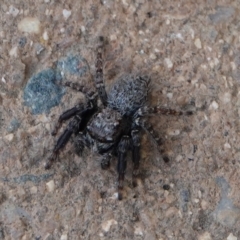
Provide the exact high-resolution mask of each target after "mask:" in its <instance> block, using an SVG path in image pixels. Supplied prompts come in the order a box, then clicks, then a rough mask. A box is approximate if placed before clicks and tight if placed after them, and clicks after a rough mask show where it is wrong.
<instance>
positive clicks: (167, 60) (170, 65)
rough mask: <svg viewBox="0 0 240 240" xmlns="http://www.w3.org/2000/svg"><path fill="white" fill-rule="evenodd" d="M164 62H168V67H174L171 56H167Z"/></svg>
mask: <svg viewBox="0 0 240 240" xmlns="http://www.w3.org/2000/svg"><path fill="white" fill-rule="evenodd" d="M164 62H165V63H166V65H167V67H168V68H172V67H173V63H172V61H171V60H170V59H169V58H165V59H164Z"/></svg>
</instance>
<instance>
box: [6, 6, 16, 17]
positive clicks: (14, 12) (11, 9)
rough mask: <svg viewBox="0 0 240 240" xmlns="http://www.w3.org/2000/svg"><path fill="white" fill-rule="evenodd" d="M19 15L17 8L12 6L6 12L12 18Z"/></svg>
mask: <svg viewBox="0 0 240 240" xmlns="http://www.w3.org/2000/svg"><path fill="white" fill-rule="evenodd" d="M18 13H19V10H18V9H17V8H15V7H14V6H13V5H10V7H9V11H8V12H7V14H10V15H12V16H14V17H16V16H17V15H18Z"/></svg>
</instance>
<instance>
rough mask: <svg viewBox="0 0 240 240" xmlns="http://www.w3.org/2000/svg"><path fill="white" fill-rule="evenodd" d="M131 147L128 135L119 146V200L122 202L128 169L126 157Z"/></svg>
mask: <svg viewBox="0 0 240 240" xmlns="http://www.w3.org/2000/svg"><path fill="white" fill-rule="evenodd" d="M129 147H130V138H129V136H127V135H124V136H123V137H122V138H121V140H120V142H119V144H118V164H117V171H118V199H119V200H122V189H123V181H124V175H125V171H126V167H127V161H126V155H127V151H128V149H129Z"/></svg>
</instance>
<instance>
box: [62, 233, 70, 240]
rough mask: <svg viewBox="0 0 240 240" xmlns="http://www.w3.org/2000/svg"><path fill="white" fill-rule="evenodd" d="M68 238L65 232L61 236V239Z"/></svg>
mask: <svg viewBox="0 0 240 240" xmlns="http://www.w3.org/2000/svg"><path fill="white" fill-rule="evenodd" d="M67 239H68V237H67V234H63V235H62V236H61V238H60V240H67Z"/></svg>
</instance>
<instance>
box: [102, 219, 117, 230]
mask: <svg viewBox="0 0 240 240" xmlns="http://www.w3.org/2000/svg"><path fill="white" fill-rule="evenodd" d="M113 224H114V225H117V224H118V223H117V221H116V220H114V219H110V220H107V221H105V222H104V223H102V229H103V231H105V232H108V231H109V229H110V227H111V226H112V225H113Z"/></svg>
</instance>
